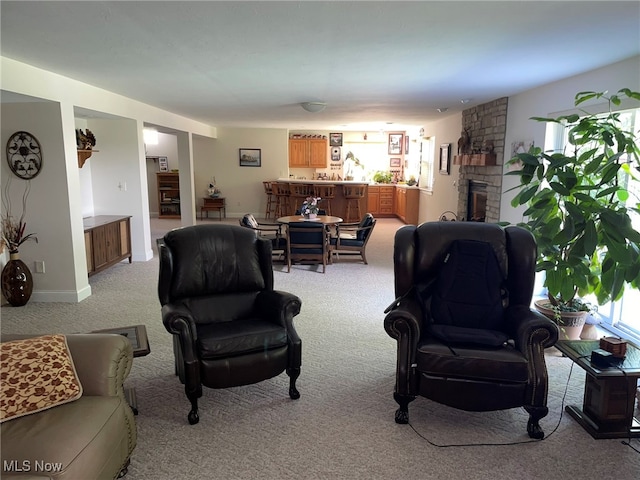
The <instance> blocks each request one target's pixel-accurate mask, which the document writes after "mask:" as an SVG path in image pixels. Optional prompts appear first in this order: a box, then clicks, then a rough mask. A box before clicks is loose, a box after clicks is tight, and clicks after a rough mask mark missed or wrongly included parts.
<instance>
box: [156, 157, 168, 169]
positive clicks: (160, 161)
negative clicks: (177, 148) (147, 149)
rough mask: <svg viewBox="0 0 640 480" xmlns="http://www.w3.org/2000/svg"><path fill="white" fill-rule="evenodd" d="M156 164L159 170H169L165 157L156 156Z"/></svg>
mask: <svg viewBox="0 0 640 480" xmlns="http://www.w3.org/2000/svg"><path fill="white" fill-rule="evenodd" d="M158 166H159V167H160V171H161V172H168V171H169V162H168V160H167V157H158Z"/></svg>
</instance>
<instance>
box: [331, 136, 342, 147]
mask: <svg viewBox="0 0 640 480" xmlns="http://www.w3.org/2000/svg"><path fill="white" fill-rule="evenodd" d="M329 146H331V147H341V146H342V134H341V133H330V134H329Z"/></svg>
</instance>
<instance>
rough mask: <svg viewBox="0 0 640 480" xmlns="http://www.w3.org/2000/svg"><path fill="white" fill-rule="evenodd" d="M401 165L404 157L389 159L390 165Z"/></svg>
mask: <svg viewBox="0 0 640 480" xmlns="http://www.w3.org/2000/svg"><path fill="white" fill-rule="evenodd" d="M400 165H402V159H401V158H392V159H391V160H390V161H389V166H390V167H399V166H400Z"/></svg>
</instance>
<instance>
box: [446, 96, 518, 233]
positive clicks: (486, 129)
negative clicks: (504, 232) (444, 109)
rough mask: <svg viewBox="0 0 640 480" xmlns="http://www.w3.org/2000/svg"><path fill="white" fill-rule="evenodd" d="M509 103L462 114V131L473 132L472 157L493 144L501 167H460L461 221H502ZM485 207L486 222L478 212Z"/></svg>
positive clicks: (499, 101) (504, 101)
mask: <svg viewBox="0 0 640 480" xmlns="http://www.w3.org/2000/svg"><path fill="white" fill-rule="evenodd" d="M507 102H508V98H507V97H503V98H499V99H497V100H494V101H492V102H488V103H484V104H482V105H477V106H475V107H472V108H469V109H467V110H464V111H463V112H462V130H465V129H466V130H467V131H469V132H470V135H471V149H472V153H480V152H481V151H482V148H483V145H486V144H487V143H493V153H495V154H496V158H497V161H496V163H498V165H492V166H479V165H461V166H460V172H459V176H458V209H457V215H458V218H459V219H461V220H474V221H486V222H490V223H496V222H498V221H499V220H500V197H501V195H502V159H503V157H504V148H505V146H504V142H505V136H506V131H507ZM473 202H480V204H478V205H472V203H473ZM482 204H484V219H483V220H479V218H481V217H482V215H481V214H478V212H477V210H478V207H479V206H481V205H482ZM474 209H475V210H474ZM474 212H475V213H474ZM474 217H477V218H474Z"/></svg>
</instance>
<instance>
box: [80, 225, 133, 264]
mask: <svg viewBox="0 0 640 480" xmlns="http://www.w3.org/2000/svg"><path fill="white" fill-rule="evenodd" d="M130 218H131V217H130V216H119V215H98V216H96V217H88V218H85V219H84V220H83V224H84V245H85V254H86V258H87V272H88V274H89V276H91V275H93V274H95V273H98V272H100V271H102V270H104V269H105V268H108V267H110V266H112V265H115V264H116V263H118V262H121V261H122V260H124V259H126V258H128V259H129V263H131V224H130Z"/></svg>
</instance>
